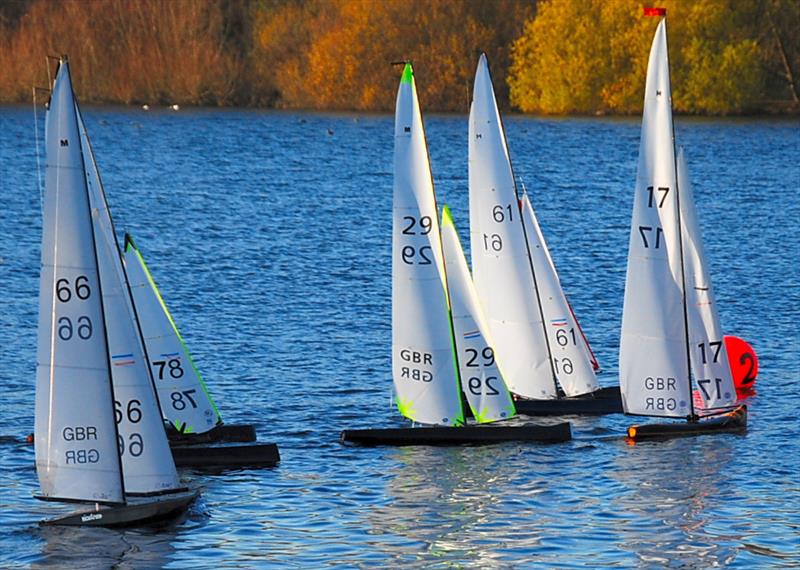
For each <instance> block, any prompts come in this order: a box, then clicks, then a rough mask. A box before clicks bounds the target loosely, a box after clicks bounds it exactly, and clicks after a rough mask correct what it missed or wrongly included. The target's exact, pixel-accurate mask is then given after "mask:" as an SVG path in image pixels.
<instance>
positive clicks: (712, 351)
mask: <svg viewBox="0 0 800 570" xmlns="http://www.w3.org/2000/svg"><path fill="white" fill-rule="evenodd" d="M678 188H680V192H681V196H680V198H681V205H680V208H681V227H682V230H683V234H682V240H683V260H684V271H685V273H686V312H687V316H688V324H689V348H690V352H689V354H690V355H691V358H690V361H691V364H692V375H693V376H694V381H695V383H696V384H697V388H698V390H699V392H700V396H701V398H702V400H703V408H704V409H707V410H708V409H715V408H726V407H731V406H733V405H735V404H736V388H735V386H734V384H733V377H732V375H731V368H730V363H729V362H728V353H727V351H726V350H725V342H724V340H723V335H722V326H721V325H720V321H719V314H718V313H717V306H716V301H715V300H714V290H713V289H712V287H711V277H710V276H709V273H708V269H707V266H706V262H705V251H704V249H703V241H702V235H701V233H700V226H699V224H698V223H697V214H696V212H695V204H694V193H693V192H692V186H691V183H690V182H689V173H688V170H687V168H686V159H685V157H684V153H683V149H680V150H679V151H678Z"/></svg>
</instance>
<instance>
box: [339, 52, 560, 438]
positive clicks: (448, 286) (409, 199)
mask: <svg viewBox="0 0 800 570" xmlns="http://www.w3.org/2000/svg"><path fill="white" fill-rule="evenodd" d="M393 210H394V222H393V233H392V236H393V239H392V252H393V253H392V376H393V379H394V387H395V392H396V401H397V408H398V410H399V411H400V413H401V414H402V415H403V416H405V417H406V418H408V419H410V420H412V421H413V422H419V423H421V424H426V425H428V426H437V427H420V428H397V429H369V430H347V431H344V432H342V440H343V441H349V442H355V443H362V444H373V445H375V444H389V445H412V444H445V443H481V442H483V443H488V442H497V441H516V440H523V441H563V440H565V439H569V437H570V432H569V424H558V425H556V426H548V427H542V426H518V427H488V426H482V425H470V426H466V425H465V423H466V421H465V414H464V409H463V404H462V390H463V393H464V394H465V395H466V400H467V403H468V404H469V406H470V407H471V409H472V413H473V416H474V417H475V418H476V421H477V422H478V423H488V422H493V421H496V420H501V419H507V418H511V417H513V416H514V415H515V410H514V405H513V403H512V400H511V397H510V394H509V392H508V388H507V387H506V384H505V381H504V379H503V374H502V373H501V368H500V366H501V365H500V364H499V363H498V361H496V360H495V357H494V349H493V346H492V343H491V339H490V336H489V332H488V329H487V327H486V324H485V323H484V320H483V317H482V315H481V314H480V311H479V305H478V302H477V297H476V295H475V291H474V289H473V288H472V283H471V281H470V279H469V272H468V270H467V265H466V260H465V259H464V254H463V251H462V249H461V244H460V242H459V240H458V235H457V234H456V231H455V226H454V224H453V221H452V218H451V216H450V213H449V210H447V209H446V208H445V210H444V214H443V220H442V225H441V229H440V224H439V218H438V212H437V207H436V197H435V195H434V190H433V181H432V177H431V171H430V163H429V161H428V149H427V144H426V142H425V132H424V127H423V124H422V115H421V113H420V109H419V103H418V100H417V91H416V85H415V81H414V74H413V71H412V68H411V65H410V64H405V68H404V71H403V75H402V78H401V81H400V88H399V90H398V94H397V108H396V115H395V153H394V208H393ZM441 426H443V427H441Z"/></svg>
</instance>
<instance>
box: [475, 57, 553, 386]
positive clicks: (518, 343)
mask: <svg viewBox="0 0 800 570" xmlns="http://www.w3.org/2000/svg"><path fill="white" fill-rule="evenodd" d="M469 213H470V249H471V256H472V276H473V280H474V282H475V290H476V292H477V294H478V298H479V299H480V302H481V306H482V307H483V310H484V313H485V315H486V318H487V321H488V324H489V328H490V330H491V333H492V338H493V339H494V341H495V343H496V345H495V350H496V353H497V358H498V360H499V361H500V363H501V366H502V368H503V372H504V374H505V379H506V382H507V383H508V387H509V388H510V389H511V391H512V392H514V393H516V394H520V395H522V396H526V397H529V398H537V399H551V398H555V397H556V395H557V394H556V383H555V379H554V377H553V371H552V367H551V364H550V361H549V351H548V347H547V340H546V338H545V333H544V327H543V325H542V314H541V310H540V308H539V300H538V296H537V295H538V294H537V290H536V282H535V279H534V273H533V269H532V266H531V260H530V255H529V252H528V244H527V243H526V238H525V228H524V227H523V224H522V219H521V216H520V209H519V204H518V200H517V191H516V186H515V184H514V175H513V172H512V170H511V161H510V159H509V155H508V147H507V146H506V140H505V133H504V131H503V125H502V122H501V119H500V113H499V111H498V109H497V102H496V101H495V95H494V90H493V87H492V80H491V77H490V75H489V66H488V64H487V62H486V56H485V55H481V57H480V61H479V62H478V69H477V72H476V74H475V86H474V90H473V98H472V106H471V107H470V115H469Z"/></svg>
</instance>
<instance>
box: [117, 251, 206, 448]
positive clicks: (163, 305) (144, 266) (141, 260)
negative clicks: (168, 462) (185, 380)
mask: <svg viewBox="0 0 800 570" xmlns="http://www.w3.org/2000/svg"><path fill="white" fill-rule="evenodd" d="M125 238H126V239H125V253H127V252H128V251H129V250H133V252H134V253H135V254H136V258H137V259H138V260H139V263H140V264H141V265H142V269H144V273H145V275H146V276H147V281H148V283H150V286H151V287H152V288H153V291H154V292H155V294H156V297H157V298H158V302H159V304H160V305H161V308H162V309H163V310H164V314H165V315H166V316H167V319H169V322H170V324H171V325H172V330H174V331H175V336H177V337H178V342H180V343H181V348H183V352H184V354H186V357H187V358H188V359H189V364H191V366H192V370H194V373H195V375H196V376H197V379H198V380H199V381H200V386H201V387H202V388H203V392H204V393H205V395H206V398H208V401H209V403H210V404H211V408H212V409H213V410H214V414H215V415H216V417H217V418H216V423H217V424H220V423H222V415H221V414H220V413H219V409H218V408H217V404H216V403H215V402H214V398H212V397H211V394H210V393H209V391H208V388H207V387H206V383H205V382H204V381H203V377H202V376H201V375H200V371H199V370H198V369H197V366H196V365H195V363H194V359H193V358H192V355H191V353H190V352H189V349H188V348H187V347H186V343H185V342H183V337H182V336H181V333H180V331H179V330H178V327H177V325H175V321H174V320H172V315H171V314H170V312H169V309H167V304H166V303H165V302H164V299H163V298H162V297H161V291H159V290H158V286H156V282H155V280H154V279H153V276H152V275H151V274H150V269H148V267H147V264H146V263H145V262H144V257H142V254H141V252H140V251H139V248H137V247H136V245H135V244H134V242H133V240H132V239H131V238H130V236H128V235H126V236H125ZM176 427H177V426H176ZM178 431H180V429H178ZM191 431H193V428H191V427H189V428H188V429H187V430H185V431H184V433H190V432H191Z"/></svg>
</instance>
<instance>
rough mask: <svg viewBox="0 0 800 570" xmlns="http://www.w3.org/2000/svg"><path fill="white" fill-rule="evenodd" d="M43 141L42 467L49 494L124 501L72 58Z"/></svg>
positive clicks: (57, 87)
mask: <svg viewBox="0 0 800 570" xmlns="http://www.w3.org/2000/svg"><path fill="white" fill-rule="evenodd" d="M45 141H46V143H45V144H46V156H47V166H46V179H45V191H44V202H43V221H42V270H41V277H40V284H39V330H38V349H37V361H38V362H37V367H36V412H35V445H36V471H37V473H38V475H39V483H40V486H41V492H42V496H43V497H45V498H50V499H67V500H85V501H96V502H108V503H121V502H123V501H124V486H123V481H122V469H121V464H120V458H119V452H118V449H117V429H116V426H115V422H114V395H113V392H112V385H111V372H110V369H109V352H108V344H107V339H106V331H105V324H104V317H103V303H102V291H101V289H100V280H99V277H98V267H97V257H96V253H95V243H94V233H93V230H92V218H91V215H90V209H89V196H88V192H87V187H86V179H85V171H84V166H83V157H82V153H81V139H80V134H79V132H78V119H77V110H76V103H75V98H74V95H73V92H72V84H71V80H70V74H69V65H68V63H67V62H66V61H62V62H61V65H60V66H59V69H58V72H57V74H56V79H55V82H54V85H53V92H52V95H51V98H50V107H49V110H48V111H47V116H46V119H45Z"/></svg>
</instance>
